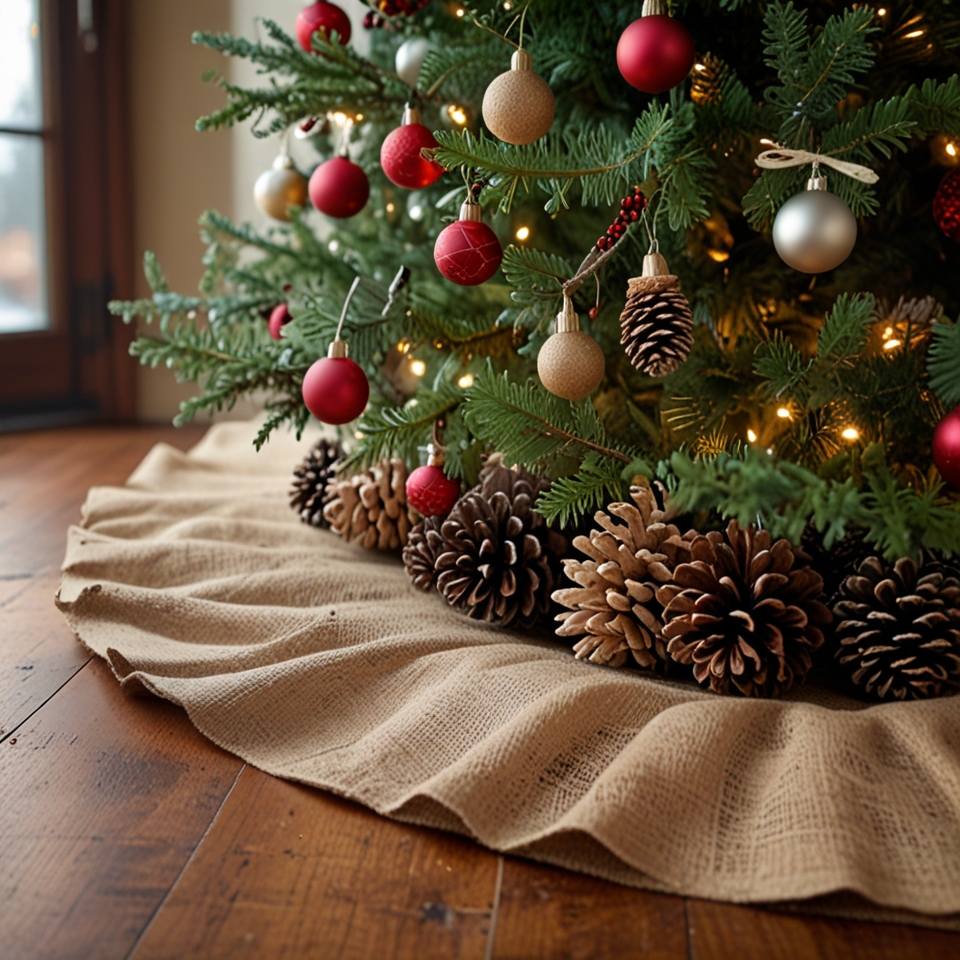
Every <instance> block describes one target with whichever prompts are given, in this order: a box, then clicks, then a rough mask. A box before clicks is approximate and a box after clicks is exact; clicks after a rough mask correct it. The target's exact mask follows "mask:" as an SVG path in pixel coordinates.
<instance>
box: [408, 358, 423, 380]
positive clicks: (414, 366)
mask: <svg viewBox="0 0 960 960" xmlns="http://www.w3.org/2000/svg"><path fill="white" fill-rule="evenodd" d="M410 372H411V373H412V374H413V375H414V376H415V377H422V376H423V375H424V374H425V373H426V372H427V365H426V364H425V363H424V362H423V361H422V360H411V361H410Z"/></svg>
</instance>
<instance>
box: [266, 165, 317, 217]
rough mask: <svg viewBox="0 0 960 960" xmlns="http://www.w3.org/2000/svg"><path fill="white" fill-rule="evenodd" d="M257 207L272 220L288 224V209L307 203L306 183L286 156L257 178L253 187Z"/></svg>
mask: <svg viewBox="0 0 960 960" xmlns="http://www.w3.org/2000/svg"><path fill="white" fill-rule="evenodd" d="M253 199H254V200H255V201H256V204H257V206H258V207H259V208H260V209H261V210H262V211H263V212H264V213H265V214H266V215H267V216H268V217H272V218H273V219H274V220H281V221H283V222H288V221H289V220H290V215H289V214H288V213H287V208H288V207H302V206H303V205H304V204H305V203H306V202H307V181H306V179H305V178H304V177H303V176H301V175H300V173H299V172H298V171H297V169H296V168H295V167H294V165H293V161H292V160H291V159H290V157H288V156H287V155H286V154H280V156H279V157H277V159H276V160H274V161H273V167H271V169H269V170H265V171H264V172H263V173H261V174H260V176H259V177H257V182H256V183H255V184H254V185H253Z"/></svg>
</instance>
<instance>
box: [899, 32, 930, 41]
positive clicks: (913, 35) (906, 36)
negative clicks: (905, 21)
mask: <svg viewBox="0 0 960 960" xmlns="http://www.w3.org/2000/svg"><path fill="white" fill-rule="evenodd" d="M926 32H927V31H926V30H911V31H910V32H909V33H905V34H904V35H903V38H904V39H905V40H916V39H917V37H922V36H923V35H924V34H925V33H926Z"/></svg>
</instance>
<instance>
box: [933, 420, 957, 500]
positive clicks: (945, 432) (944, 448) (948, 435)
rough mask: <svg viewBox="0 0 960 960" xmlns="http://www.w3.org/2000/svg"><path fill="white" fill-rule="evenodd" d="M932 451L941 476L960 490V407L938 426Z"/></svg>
mask: <svg viewBox="0 0 960 960" xmlns="http://www.w3.org/2000/svg"><path fill="white" fill-rule="evenodd" d="M930 450H931V452H932V453H933V462H934V463H935V464H936V465H937V469H938V470H939V471H940V476H941V477H943V479H944V480H946V481H947V483H949V484H950V486H951V487H956V488H957V489H958V490H960V407H957V408H956V409H954V410H951V411H950V413H948V414H947V415H946V416H945V417H944V418H943V419H942V420H941V421H940V422H939V423H938V424H937V429H936V430H934V431H933V442H932V443H931V444H930Z"/></svg>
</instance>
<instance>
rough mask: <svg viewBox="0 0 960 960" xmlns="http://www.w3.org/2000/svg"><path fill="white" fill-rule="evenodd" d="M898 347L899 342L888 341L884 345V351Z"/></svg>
mask: <svg viewBox="0 0 960 960" xmlns="http://www.w3.org/2000/svg"><path fill="white" fill-rule="evenodd" d="M899 346H900V341H899V340H888V341H887V342H886V343H885V344H884V345H883V349H884V350H896V349H897V347H899Z"/></svg>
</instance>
